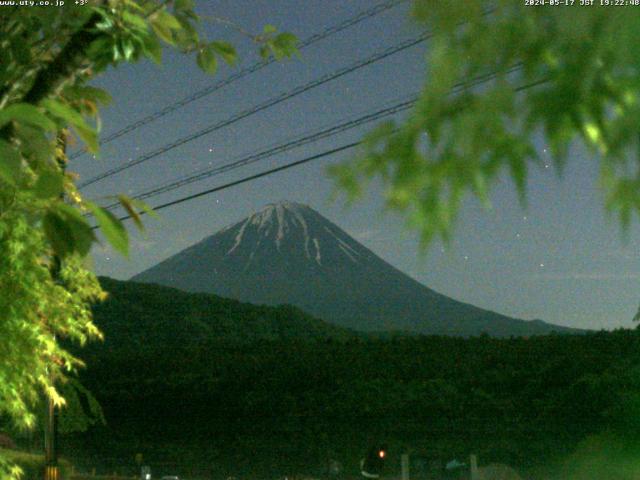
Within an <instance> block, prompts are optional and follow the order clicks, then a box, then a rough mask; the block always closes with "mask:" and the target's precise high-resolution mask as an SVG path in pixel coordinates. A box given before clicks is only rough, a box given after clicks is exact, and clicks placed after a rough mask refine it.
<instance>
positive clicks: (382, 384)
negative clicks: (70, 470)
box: [65, 287, 640, 477]
mask: <svg viewBox="0 0 640 480" xmlns="http://www.w3.org/2000/svg"><path fill="white" fill-rule="evenodd" d="M123 288H124V287H123ZM154 288H155V287H149V291H150V292H154V291H155V290H154ZM138 293H139V292H138ZM184 295H186V296H185V297H184V298H183V299H182V300H180V301H178V302H177V303H175V302H174V303H171V302H170V301H169V300H167V302H168V303H167V305H169V304H171V305H178V307H175V308H179V309H180V310H181V311H182V312H183V315H182V316H176V314H175V311H171V308H170V307H168V306H167V307H166V308H163V307H162V302H160V307H159V308H158V309H157V310H155V311H154V315H156V317H155V319H154V318H152V317H153V316H149V315H148V312H146V311H145V310H144V307H139V305H140V304H141V303H137V305H138V307H136V308H137V309H136V308H132V309H131V310H130V311H129V312H125V311H124V310H122V309H121V308H120V307H118V305H120V306H122V307H124V306H126V305H127V302H120V303H118V305H115V304H112V305H104V306H102V307H101V308H102V309H97V310H96V319H97V321H98V323H99V324H100V326H101V327H102V328H103V329H104V331H105V334H106V336H107V339H108V340H107V341H106V342H105V343H104V344H102V345H93V346H91V347H89V348H88V349H87V350H85V351H84V352H83V357H84V358H85V360H86V361H87V364H88V365H89V367H88V369H87V370H86V371H84V372H83V373H82V381H83V383H84V385H85V386H86V387H87V388H89V389H90V390H91V391H92V392H93V393H94V394H95V396H96V397H97V398H98V400H99V401H100V402H101V404H102V406H103V408H104V413H105V417H106V419H107V426H106V427H96V428H93V429H91V430H90V431H89V432H86V433H85V434H81V435H79V436H72V437H68V438H66V440H65V444H66V445H67V449H68V451H69V452H71V454H72V455H74V456H77V457H78V458H80V459H81V460H80V461H79V463H81V464H82V463H91V462H93V463H94V464H98V465H109V466H112V465H114V464H116V465H118V466H122V468H125V469H126V468H127V467H130V468H133V465H134V463H133V458H134V455H135V454H136V453H138V452H141V453H143V455H145V459H146V461H147V462H148V463H150V464H152V465H156V466H157V468H158V469H160V470H165V471H160V472H158V473H159V474H164V473H171V472H170V471H168V470H172V471H175V472H176V473H178V474H180V473H182V474H183V475H189V474H191V475H213V476H217V475H220V476H222V475H224V476H227V475H243V474H248V473H253V474H256V473H259V474H262V475H265V476H271V477H273V476H277V475H285V474H289V475H290V474H292V473H307V474H319V473H321V472H322V469H323V467H324V465H325V462H326V460H327V459H328V458H330V457H331V458H335V459H337V460H339V461H341V462H342V463H343V464H344V466H345V469H346V471H347V473H355V472H356V469H357V461H358V459H359V458H360V457H361V456H362V455H363V453H364V451H365V450H366V448H367V446H368V444H369V443H370V442H371V441H373V440H379V441H384V442H386V443H387V444H388V445H389V449H390V453H391V457H390V462H391V463H392V464H393V467H392V468H393V469H396V466H395V465H396V463H397V457H398V456H399V454H400V453H401V452H403V451H410V452H413V453H415V454H417V455H421V456H423V457H427V458H433V459H440V460H443V461H447V460H451V459H452V458H454V457H456V456H457V457H458V458H461V457H463V456H465V455H467V454H469V453H471V452H473V453H476V454H478V455H479V457H480V459H481V461H482V462H483V463H485V462H503V463H508V464H511V465H513V466H516V467H518V468H520V469H527V468H532V467H535V466H537V465H542V464H545V463H548V462H552V461H555V460H556V459H559V458H562V457H564V456H566V455H568V454H570V453H571V452H572V451H573V450H574V449H575V448H576V446H577V445H578V444H579V443H580V442H581V441H583V440H584V439H586V438H588V437H589V436H592V435H594V434H599V433H601V432H604V431H609V432H613V433H614V434H615V435H618V436H620V437H621V438H629V439H630V438H633V437H634V436H635V435H636V434H638V433H640V423H639V422H640V416H639V415H638V413H640V408H636V406H637V405H640V395H639V393H640V375H639V373H640V335H639V334H638V332H636V331H634V330H619V331H615V332H598V333H590V334H587V335H579V336H563V335H550V336H543V337H532V338H528V339H527V338H512V339H494V338H490V337H488V336H482V337H476V338H469V339H463V338H450V337H405V336H402V335H398V336H396V337H394V338H390V339H370V338H366V337H363V336H359V335H355V334H353V333H351V332H345V331H343V330H340V329H335V328H334V327H327V328H328V330H327V331H332V332H334V333H336V335H330V334H327V331H323V328H324V327H322V324H321V323H316V322H319V321H316V320H313V319H310V317H307V316H305V315H304V314H302V313H301V312H299V311H297V310H295V309H290V308H289V307H282V308H281V309H280V310H278V309H273V308H270V307H253V309H252V308H249V307H248V306H246V305H245V304H238V303H237V302H232V303H234V304H235V305H236V307H237V306H238V305H240V306H241V308H240V310H238V309H236V308H235V307H233V308H231V307H229V304H225V305H226V307H225V308H226V310H225V311H226V313H225V315H226V316H225V318H224V321H225V322H226V323H225V325H227V327H226V328H228V329H230V331H232V330H234V329H235V330H237V329H243V330H245V328H246V326H247V325H253V326H255V325H261V326H262V327H264V326H265V325H277V324H278V320H277V318H276V317H278V315H282V317H283V318H284V317H286V315H287V312H289V313H291V312H293V313H292V314H293V315H298V316H299V319H300V321H303V323H304V322H308V324H309V325H312V326H313V328H314V329H315V330H314V331H315V332H316V333H315V334H314V335H302V334H299V335H298V334H295V335H294V334H293V333H294V332H296V331H297V329H299V328H301V329H302V330H304V329H305V328H306V327H305V326H304V325H303V324H301V323H296V322H292V321H291V320H290V319H289V320H287V321H288V322H289V325H290V326H289V328H290V330H289V332H288V334H282V335H278V334H277V333H274V331H272V330H273V329H271V330H270V329H269V328H267V329H266V330H265V329H262V330H260V332H262V333H256V330H253V333H249V330H245V334H243V335H239V334H237V332H236V333H233V332H232V333H233V334H232V335H230V338H232V340H233V341H228V342H227V341H224V340H223V339H222V338H221V336H219V335H213V336H210V335H208V333H207V332H209V331H210V330H211V329H212V328H214V326H212V322H213V323H215V320H211V318H213V317H215V315H214V316H213V317H208V316H207V315H206V311H205V312H204V314H203V313H202V311H200V313H199V315H200V316H199V317H198V318H197V320H194V319H193V317H192V313H191V312H193V311H196V310H197V309H195V310H194V309H192V308H191V307H190V306H189V305H188V303H189V301H188V300H187V299H188V298H192V300H193V302H195V303H194V305H195V306H197V305H198V302H201V301H202V299H203V298H204V296H197V295H196V296H191V295H189V294H184ZM114 297H115V294H114ZM206 297H209V299H208V300H207V301H212V300H210V298H211V296H206ZM214 298H217V297H214ZM131 300H132V301H133V298H132V299H131ZM157 300H158V299H155V300H153V301H150V304H154V305H156V306H158V305H159V304H158V301H157ZM112 301H115V300H112ZM137 301H138V302H140V298H138V300H137ZM221 301H222V300H221ZM223 302H229V301H226V300H225V301H223ZM213 304H215V301H213ZM213 304H212V305H213ZM142 305H144V301H143V302H142ZM200 307H202V305H200ZM210 307H211V308H212V309H213V310H215V308H219V307H220V306H218V307H213V306H210ZM255 309H261V310H260V312H262V313H261V314H260V315H257V314H256V311H255ZM132 315H133V316H136V315H137V316H138V318H139V320H138V321H137V322H136V321H135V319H132V318H131V316H132ZM243 315H245V317H243ZM273 315H275V317H274V316H273ZM274 318H276V319H275V320H274ZM272 321H273V322H274V323H271V322H272ZM154 322H155V327H154V325H153V324H154ZM193 323H196V324H197V325H196V327H194V326H193ZM164 325H171V327H170V328H171V329H173V331H174V333H172V334H171V335H174V338H172V341H164V340H163V338H167V337H166V332H164V333H163V329H164V328H165V327H164ZM300 325H302V327H301V326H300ZM262 327H260V328H262ZM193 328H198V329H199V331H201V332H205V333H204V334H201V335H198V334H196V333H193V332H194V330H192V329H193ZM265 328H266V327H265ZM273 328H276V327H273ZM145 329H152V330H151V331H149V332H148V335H147V334H146V333H145V332H144V330H145ZM302 330H301V331H302ZM321 332H322V333H321ZM177 335H181V337H180V341H176V338H175V336H177ZM239 339H242V341H240V340H239ZM71 447H73V449H72V448H71ZM90 457H91V458H90ZM105 468H106V467H105Z"/></svg>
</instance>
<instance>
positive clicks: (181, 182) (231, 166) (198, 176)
mask: <svg viewBox="0 0 640 480" xmlns="http://www.w3.org/2000/svg"><path fill="white" fill-rule="evenodd" d="M521 68H522V67H521V65H520V64H516V65H514V66H512V67H511V68H509V69H507V70H505V71H504V72H502V73H503V74H510V73H513V72H515V71H517V70H519V69H521ZM497 75H498V72H491V73H488V74H485V75H481V76H478V77H476V78H475V79H473V80H472V81H471V82H460V83H458V84H456V85H454V87H453V88H452V90H451V94H454V93H456V92H457V91H459V90H461V89H463V88H472V87H474V86H476V85H480V84H481V83H485V82H488V81H490V80H492V79H494V78H496V76H497ZM416 99H417V95H412V96H411V97H410V99H409V100H405V101H401V102H398V103H395V104H393V105H391V106H389V107H385V108H382V109H378V110H377V111H375V112H372V113H368V114H365V115H362V116H360V117H358V118H355V119H351V120H347V121H344V122H342V123H340V124H338V125H333V126H331V127H327V128H324V129H321V130H319V131H316V132H314V133H311V134H308V135H305V136H302V137H298V138H295V139H293V140H291V141H288V142H286V143H284V144H278V145H276V146H273V147H269V148H267V149H266V150H263V151H260V152H258V153H252V154H250V155H248V156H245V157H243V158H241V159H239V160H236V161H233V162H230V163H227V164H224V165H220V166H216V167H214V168H210V169H206V170H204V171H200V172H196V173H194V174H192V175H189V176H186V177H182V178H179V179H176V180H173V181H171V182H169V183H165V184H163V185H160V186H157V187H154V188H152V189H151V190H147V191H145V192H143V193H141V194H138V195H136V196H135V197H134V198H135V199H138V200H144V199H147V198H150V197H154V196H157V195H160V194H162V193H166V192H169V191H172V190H176V189H178V188H180V187H183V186H185V185H189V184H191V183H195V182H197V181H200V180H204V179H206V178H210V177H213V176H216V175H220V174H222V173H225V172H228V171H231V170H235V169H237V168H240V167H244V166H246V165H250V164H253V163H256V162H258V161H262V160H264V159H266V158H270V157H272V156H274V155H276V154H279V153H283V152H286V151H289V150H292V149H294V148H298V147H300V146H303V145H306V144H309V143H312V142H315V141H317V140H321V139H324V138H328V137H332V136H334V135H337V134H339V133H342V132H344V131H347V130H350V129H353V128H356V127H359V126H362V125H365V124H368V123H371V122H373V121H376V120H379V119H381V118H384V117H387V116H390V115H393V114H396V113H399V112H402V111H404V110H407V109H408V108H410V107H411V106H413V105H414V103H415V101H416ZM119 205H120V204H119V203H117V202H115V203H112V204H110V205H108V206H106V207H105V208H107V209H113V208H115V207H117V206H119Z"/></svg>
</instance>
